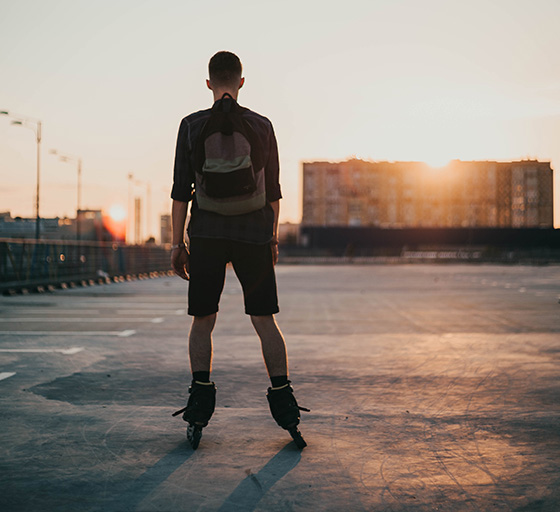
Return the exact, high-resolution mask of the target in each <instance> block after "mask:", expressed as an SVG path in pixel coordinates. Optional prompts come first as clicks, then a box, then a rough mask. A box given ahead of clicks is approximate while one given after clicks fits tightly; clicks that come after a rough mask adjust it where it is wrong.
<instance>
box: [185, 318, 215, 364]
mask: <svg viewBox="0 0 560 512" xmlns="http://www.w3.org/2000/svg"><path fill="white" fill-rule="evenodd" d="M215 324H216V313H214V314H213V315H208V316H195V317H194V318H193V321H192V325H191V332H190V334H189V358H190V361H191V371H192V372H208V371H211V370H212V330H213V329H214V325H215Z"/></svg>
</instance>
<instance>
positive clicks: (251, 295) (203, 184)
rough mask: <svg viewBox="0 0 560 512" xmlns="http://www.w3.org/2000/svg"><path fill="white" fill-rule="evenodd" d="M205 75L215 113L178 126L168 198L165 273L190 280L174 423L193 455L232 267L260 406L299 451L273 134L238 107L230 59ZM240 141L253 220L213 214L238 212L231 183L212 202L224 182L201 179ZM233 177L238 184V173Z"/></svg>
mask: <svg viewBox="0 0 560 512" xmlns="http://www.w3.org/2000/svg"><path fill="white" fill-rule="evenodd" d="M208 71H209V79H208V80H206V85H207V86H208V88H209V89H210V90H211V91H212V93H213V96H214V105H213V107H212V108H211V109H207V110H202V111H199V112H195V113H193V114H191V115H189V116H187V117H185V118H184V119H183V120H182V122H181V125H180V127H179V134H178V137H177V149H176V155H175V168H174V175H173V189H172V192H171V197H172V199H173V206H172V223H173V248H172V253H171V264H172V267H173V269H174V271H175V273H176V274H177V275H178V276H180V277H182V278H183V279H187V280H189V291H188V303H189V308H188V313H189V315H191V316H192V317H193V320H192V325H191V330H190V334H189V358H190V364H191V371H192V378H193V380H192V384H191V386H190V388H189V394H190V396H189V400H188V403H187V407H185V409H182V410H181V411H178V412H177V413H176V414H179V413H180V412H184V414H183V419H184V420H185V421H187V422H188V423H189V424H190V427H189V429H188V430H187V433H188V436H189V440H190V441H191V444H192V445H193V448H196V446H198V441H199V439H200V435H201V434H200V433H201V429H202V428H203V427H205V426H206V425H207V424H208V421H209V419H210V417H211V416H212V414H213V412H214V406H215V395H216V387H215V385H214V383H213V382H211V381H210V373H211V367H212V330H213V328H214V325H215V323H216V317H217V312H218V304H219V301H220V296H221V293H222V290H223V286H224V280H225V275H226V265H227V263H228V262H231V263H232V266H233V269H234V271H235V273H236V275H237V277H238V279H239V281H240V283H241V285H242V288H243V297H244V303H245V312H246V314H248V315H250V318H251V322H252V324H253V326H254V328H255V330H256V332H257V334H258V336H259V338H260V341H261V346H262V353H263V357H264V361H265V364H266V368H267V371H268V374H269V377H270V380H271V387H270V388H269V389H268V393H267V398H268V401H269V405H270V409H271V412H272V415H273V417H274V419H275V420H276V422H277V423H278V425H280V426H281V427H282V428H285V429H287V430H289V431H290V433H291V434H292V436H293V437H294V440H295V441H296V443H297V444H298V445H301V447H303V446H305V442H304V441H303V438H301V434H299V432H298V430H297V425H298V423H299V419H300V416H299V410H300V408H299V407H298V405H297V402H296V400H295V398H294V396H293V390H292V388H291V386H290V381H289V380H288V375H289V374H288V359H287V353H286V345H285V342H284V338H283V336H282V333H281V332H280V329H279V328H278V325H277V324H276V321H275V319H274V314H275V313H277V312H278V310H279V309H278V298H277V291H276V278H275V273H274V266H275V265H276V262H277V261H278V214H279V208H280V206H279V201H280V199H281V197H282V194H281V190H280V183H279V163H278V149H277V145H276V138H275V135H274V130H273V128H272V124H271V122H270V121H269V120H268V119H267V118H265V117H263V116H261V115H259V114H257V113H256V112H253V111H251V110H249V109H247V108H244V107H241V106H239V105H238V104H237V97H238V93H239V89H241V87H243V84H244V83H245V79H244V78H243V77H242V66H241V62H240V60H239V58H238V57H237V56H236V55H234V54H233V53H230V52H225V51H222V52H218V53H217V54H216V55H214V56H213V57H212V58H211V59H210V62H209V65H208ZM220 116H221V117H220ZM240 119H241V121H239V120H240ZM216 123H218V129H217V130H216V129H215V130H214V131H215V132H216V133H215V134H214V139H213V140H214V142H211V143H210V142H208V141H210V140H211V139H210V135H209V133H210V132H211V131H212V130H210V129H209V126H210V125H213V124H216ZM220 123H221V124H220ZM228 123H229V124H228ZM226 125H227V126H226ZM234 125H235V126H238V127H239V128H238V130H240V132H241V134H240V133H237V134H233V135H232V133H231V131H232V126H234ZM206 136H208V138H207V139H205V137H206ZM235 137H237V138H235ZM234 139H235V140H234ZM239 140H241V141H242V144H244V145H245V146H246V147H249V146H250V155H245V158H244V160H247V159H248V160H251V161H252V163H253V167H256V169H253V171H254V176H255V180H256V181H255V180H254V181H255V183H257V185H258V184H259V183H260V185H261V186H262V193H261V194H260V196H262V204H260V203H259V204H258V205H257V206H256V209H254V210H252V211H248V212H245V213H234V214H232V211H234V212H235V211H236V210H235V209H234V210H230V209H228V210H223V211H222V210H221V209H220V208H222V207H223V205H224V204H226V205H227V204H230V205H233V207H234V208H235V207H236V206H235V205H236V204H240V203H239V200H238V198H239V197H240V196H239V195H237V196H232V197H231V198H228V197H227V196H228V193H227V188H228V187H233V186H235V185H236V184H235V183H231V180H232V179H233V180H237V179H238V178H236V176H237V174H235V173H230V174H229V176H230V178H228V179H230V182H228V185H227V186H226V187H225V189H226V190H225V192H224V190H221V192H220V194H221V195H220V197H218V198H216V197H213V195H215V194H213V193H211V191H210V184H211V183H213V182H212V180H223V179H225V178H224V176H225V175H226V174H227V173H225V172H221V173H220V172H217V173H214V174H212V173H210V172H209V171H210V170H211V169H209V167H211V166H212V165H215V166H216V165H217V166H218V167H220V166H223V165H224V164H223V161H224V158H214V159H213V160H212V158H210V157H209V152H210V151H217V152H218V154H219V152H220V151H222V150H223V148H222V147H221V146H220V145H230V144H237V143H238V142H239ZM216 141H218V142H216ZM232 141H233V142H232ZM235 141H237V142H235ZM248 141H249V142H248ZM245 143H247V144H245ZM216 146H218V147H216ZM245 146H244V147H245ZM201 148H202V149H201ZM226 153H227V151H226ZM201 154H202V157H201ZM204 158H206V160H204ZM203 160H204V161H203ZM232 161H233V160H232ZM216 162H219V163H218V164H216ZM232 168H235V167H232ZM204 169H205V170H204ZM235 169H237V168H235ZM219 170H220V169H218V171H219ZM207 171H208V172H207ZM238 172H239V176H240V178H239V179H241V175H242V174H243V173H245V170H243V172H242V171H238ZM259 173H260V174H259ZM243 176H245V174H243ZM255 186H256V185H255ZM220 187H221V189H223V188H224V187H223V186H219V187H218V188H220ZM254 188H255V187H253V188H250V187H247V190H251V191H253V190H254ZM257 196H258V194H257V193H256V192H253V195H250V194H249V197H250V199H248V200H247V201H246V202H248V203H250V204H251V205H252V204H253V198H257ZM242 197H245V196H242ZM191 200H192V203H191V217H190V221H189V226H188V241H189V245H188V248H187V246H186V245H185V242H184V240H183V238H184V233H185V221H186V217H187V206H188V202H189V201H191ZM228 201H232V202H231V203H228ZM207 203H208V204H210V205H211V206H210V207H209V206H208V205H207ZM212 205H214V206H212ZM228 208H229V207H228ZM243 211H244V210H243Z"/></svg>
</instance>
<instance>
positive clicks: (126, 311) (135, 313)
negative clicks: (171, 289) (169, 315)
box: [111, 308, 173, 317]
mask: <svg viewBox="0 0 560 512" xmlns="http://www.w3.org/2000/svg"><path fill="white" fill-rule="evenodd" d="M169 311H173V308H170V310H169ZM111 313H113V311H111ZM114 313H116V314H117V315H125V316H126V315H132V316H138V317H145V316H146V314H150V313H152V314H154V315H157V314H158V313H166V311H159V310H157V311H148V310H147V309H117V310H116V311H114Z"/></svg>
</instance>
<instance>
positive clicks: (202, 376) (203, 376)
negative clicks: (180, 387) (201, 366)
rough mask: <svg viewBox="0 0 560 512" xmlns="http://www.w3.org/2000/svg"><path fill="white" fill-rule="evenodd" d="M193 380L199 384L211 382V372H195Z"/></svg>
mask: <svg viewBox="0 0 560 512" xmlns="http://www.w3.org/2000/svg"><path fill="white" fill-rule="evenodd" d="M192 378H193V380H197V381H198V382H210V372H193V374H192Z"/></svg>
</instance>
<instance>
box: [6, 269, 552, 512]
mask: <svg viewBox="0 0 560 512" xmlns="http://www.w3.org/2000/svg"><path fill="white" fill-rule="evenodd" d="M278 284H279V292H280V305H281V313H280V314H279V315H278V316H277V319H278V322H279V324H280V326H281V328H282V330H283V332H284V334H285V337H286V340H287V343H288V351H289V356H290V366H291V379H292V381H293V383H294V387H295V389H296V396H297V398H298V401H299V402H300V404H301V405H304V406H307V407H309V408H310V409H311V410H312V411H311V413H303V421H302V425H301V430H302V432H303V434H304V436H305V439H306V440H307V442H308V444H309V446H308V447H307V448H306V449H305V450H303V451H302V452H300V451H298V450H297V449H295V447H294V445H293V443H292V442H291V440H290V437H289V435H288V434H287V433H286V432H284V431H282V430H281V429H280V428H278V427H277V426H276V424H275V423H274V421H273V420H272V419H271V417H270V414H269V412H268V406H267V402H266V398H265V392H266V388H267V386H268V380H267V376H266V372H265V369H264V365H263V363H262V359H261V354H260V348H259V343H258V340H257V338H256V336H255V334H254V332H253V330H252V327H251V325H250V322H249V320H248V318H247V317H245V315H244V314H243V306H242V299H241V290H240V288H239V285H238V284H237V281H236V280H235V277H234V275H233V274H232V273H229V274H228V280H227V283H226V288H225V291H224V296H223V300H222V304H221V310H220V314H219V318H218V324H217V327H216V330H215V336H214V342H215V347H214V348H215V359H214V372H213V376H212V377H213V379H214V380H215V381H216V384H217V386H218V399H217V400H218V403H217V409H216V413H215V416H214V417H213V419H212V421H211V423H210V425H209V426H208V427H207V428H206V429H205V430H204V435H203V438H202V441H201V444H200V447H199V449H198V450H197V451H196V452H193V451H192V450H191V449H190V447H189V445H188V444H187V442H186V440H185V436H184V431H185V424H184V422H183V421H182V420H180V419H179V418H172V417H171V413H172V412H174V411H175V410H177V409H179V408H181V407H183V405H184V399H185V396H186V388H187V385H188V380H189V375H188V373H187V371H186V368H187V353H186V335H187V331H188V322H189V320H188V318H187V317H186V314H185V309H186V305H185V294H186V284H185V283H184V282H183V281H181V280H180V279H179V278H172V277H169V278H160V279H153V280H145V281H135V282H126V283H121V284H112V285H103V286H95V287H89V288H80V289H72V290H65V291H57V292H54V293H50V294H41V295H28V296H16V297H2V298H0V400H1V404H2V413H1V415H0V440H1V443H0V488H1V490H2V492H1V493H0V510H6V511H28V510H29V511H35V510H43V511H51V510H52V511H54V510H56V511H76V510H80V511H82V510H83V511H101V510H103V511H127V510H135V511H204V512H207V511H218V510H220V511H230V510H231V511H234V510H235V511H237V510H239V511H285V510H297V511H303V510H305V511H308V510H328V511H338V510H351V511H361V510H364V511H366V510H367V511H432V510H442V511H519V512H521V511H527V512H529V511H535V512H542V511H547V512H548V511H550V512H552V511H554V512H556V511H558V510H560V462H559V461H560V426H559V425H560V423H559V420H560V417H559V416H560V379H559V370H560V361H559V354H560V341H559V340H560V336H559V333H560V304H558V299H559V296H558V294H559V293H560V267H558V266H550V267H522V266H492V265H374V266H358V265H356V266H304V265H300V266H279V267H278Z"/></svg>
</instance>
